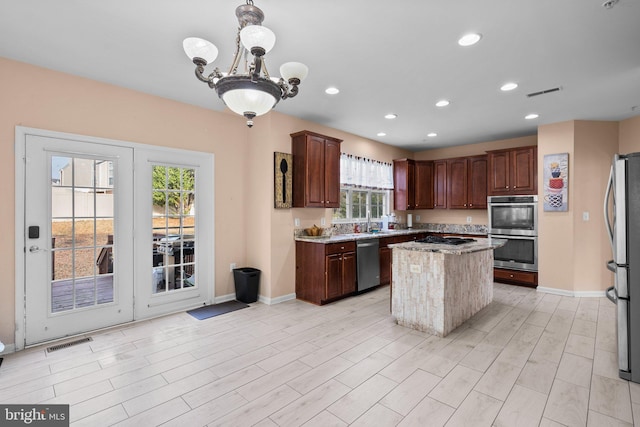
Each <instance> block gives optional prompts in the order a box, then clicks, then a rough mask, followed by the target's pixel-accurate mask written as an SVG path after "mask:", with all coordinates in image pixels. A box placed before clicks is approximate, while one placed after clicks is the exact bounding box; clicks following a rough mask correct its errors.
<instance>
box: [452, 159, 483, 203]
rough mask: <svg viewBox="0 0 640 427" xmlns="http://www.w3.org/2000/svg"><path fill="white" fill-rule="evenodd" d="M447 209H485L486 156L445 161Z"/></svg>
mask: <svg viewBox="0 0 640 427" xmlns="http://www.w3.org/2000/svg"><path fill="white" fill-rule="evenodd" d="M447 186H448V187H447V202H448V207H449V209H486V208H487V156H486V155H481V156H471V157H461V158H457V159H448V160H447Z"/></svg>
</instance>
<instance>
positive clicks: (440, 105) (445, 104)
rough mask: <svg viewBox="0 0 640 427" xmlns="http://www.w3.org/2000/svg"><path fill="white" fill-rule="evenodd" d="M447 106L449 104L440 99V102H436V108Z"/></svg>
mask: <svg viewBox="0 0 640 427" xmlns="http://www.w3.org/2000/svg"><path fill="white" fill-rule="evenodd" d="M449 104H450V102H449V101H447V100H446V99H441V100H440V101H438V102H436V107H446V106H447V105H449Z"/></svg>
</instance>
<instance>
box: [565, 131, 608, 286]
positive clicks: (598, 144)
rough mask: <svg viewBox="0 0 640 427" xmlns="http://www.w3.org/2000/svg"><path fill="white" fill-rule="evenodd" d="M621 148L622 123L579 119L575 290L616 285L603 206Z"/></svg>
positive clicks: (574, 210)
mask: <svg viewBox="0 0 640 427" xmlns="http://www.w3.org/2000/svg"><path fill="white" fill-rule="evenodd" d="M617 151H618V122H605V121H576V122H575V148H574V155H575V160H574V162H573V164H574V167H575V174H574V179H575V183H576V185H575V186H573V188H572V190H573V191H574V192H575V197H574V198H573V209H572V210H573V221H574V227H573V233H574V234H573V236H574V249H575V259H574V264H573V275H574V290H575V291H579V292H583V291H603V290H605V289H606V288H608V287H609V286H611V285H613V275H612V274H611V273H610V272H609V270H607V268H606V266H605V261H606V260H609V259H611V247H610V245H609V237H608V236H607V232H606V228H605V226H604V211H603V207H602V205H603V202H604V193H605V190H606V185H607V180H608V178H609V169H610V166H611V160H612V159H613V155H614V154H615V153H616V152H617ZM584 212H588V214H589V220H588V221H585V220H584V219H583V213H584Z"/></svg>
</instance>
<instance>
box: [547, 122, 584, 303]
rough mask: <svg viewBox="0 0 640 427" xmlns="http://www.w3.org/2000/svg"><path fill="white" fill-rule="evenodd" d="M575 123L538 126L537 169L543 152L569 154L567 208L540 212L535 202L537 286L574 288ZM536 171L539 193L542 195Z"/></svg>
mask: <svg viewBox="0 0 640 427" xmlns="http://www.w3.org/2000/svg"><path fill="white" fill-rule="evenodd" d="M574 138H575V130H574V123H573V122H572V121H570V122H562V123H554V124H551V125H544V126H540V127H538V170H539V171H540V168H541V167H542V164H543V163H542V161H543V158H544V156H545V155H546V154H556V153H569V209H570V210H569V211H568V212H548V213H546V212H543V209H542V201H540V202H539V205H538V286H543V287H549V288H556V289H563V290H571V291H572V290H573V267H572V266H573V261H574V251H573V212H572V211H571V209H572V208H573V198H574V197H575V192H574V191H573V188H574V186H575V182H574V176H575V168H574V167H573V162H574V160H575V158H574V153H573V147H574V144H573V141H574ZM542 176H543V175H542V174H541V173H540V172H538V189H539V191H538V195H539V196H540V197H542V195H543V194H544V192H543V188H544V184H543V182H542Z"/></svg>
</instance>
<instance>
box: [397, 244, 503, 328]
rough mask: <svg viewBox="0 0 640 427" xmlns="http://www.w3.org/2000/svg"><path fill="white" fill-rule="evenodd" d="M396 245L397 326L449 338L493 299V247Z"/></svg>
mask: <svg viewBox="0 0 640 427" xmlns="http://www.w3.org/2000/svg"><path fill="white" fill-rule="evenodd" d="M405 245H417V244H416V243H410V244H400V245H397V246H394V247H393V261H392V269H393V276H392V277H393V283H392V295H391V313H392V315H393V316H394V317H395V319H396V321H397V323H398V325H401V326H406V327H408V328H412V329H416V330H419V331H423V332H428V333H430V334H433V335H437V336H439V337H444V336H446V335H447V334H449V333H450V332H451V331H453V330H454V329H455V328H457V327H458V326H460V325H461V324H462V323H464V322H465V321H466V320H467V319H469V318H470V317H471V316H473V315H474V314H476V313H477V312H478V311H480V310H481V309H482V308H483V307H485V306H486V305H488V304H489V303H490V302H491V301H492V300H493V248H487V249H486V250H479V251H475V252H466V253H464V252H461V251H459V250H458V251H452V253H446V252H447V251H446V250H445V251H436V252H430V251H426V250H419V249H416V248H415V246H409V247H408V248H403V246H405Z"/></svg>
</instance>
